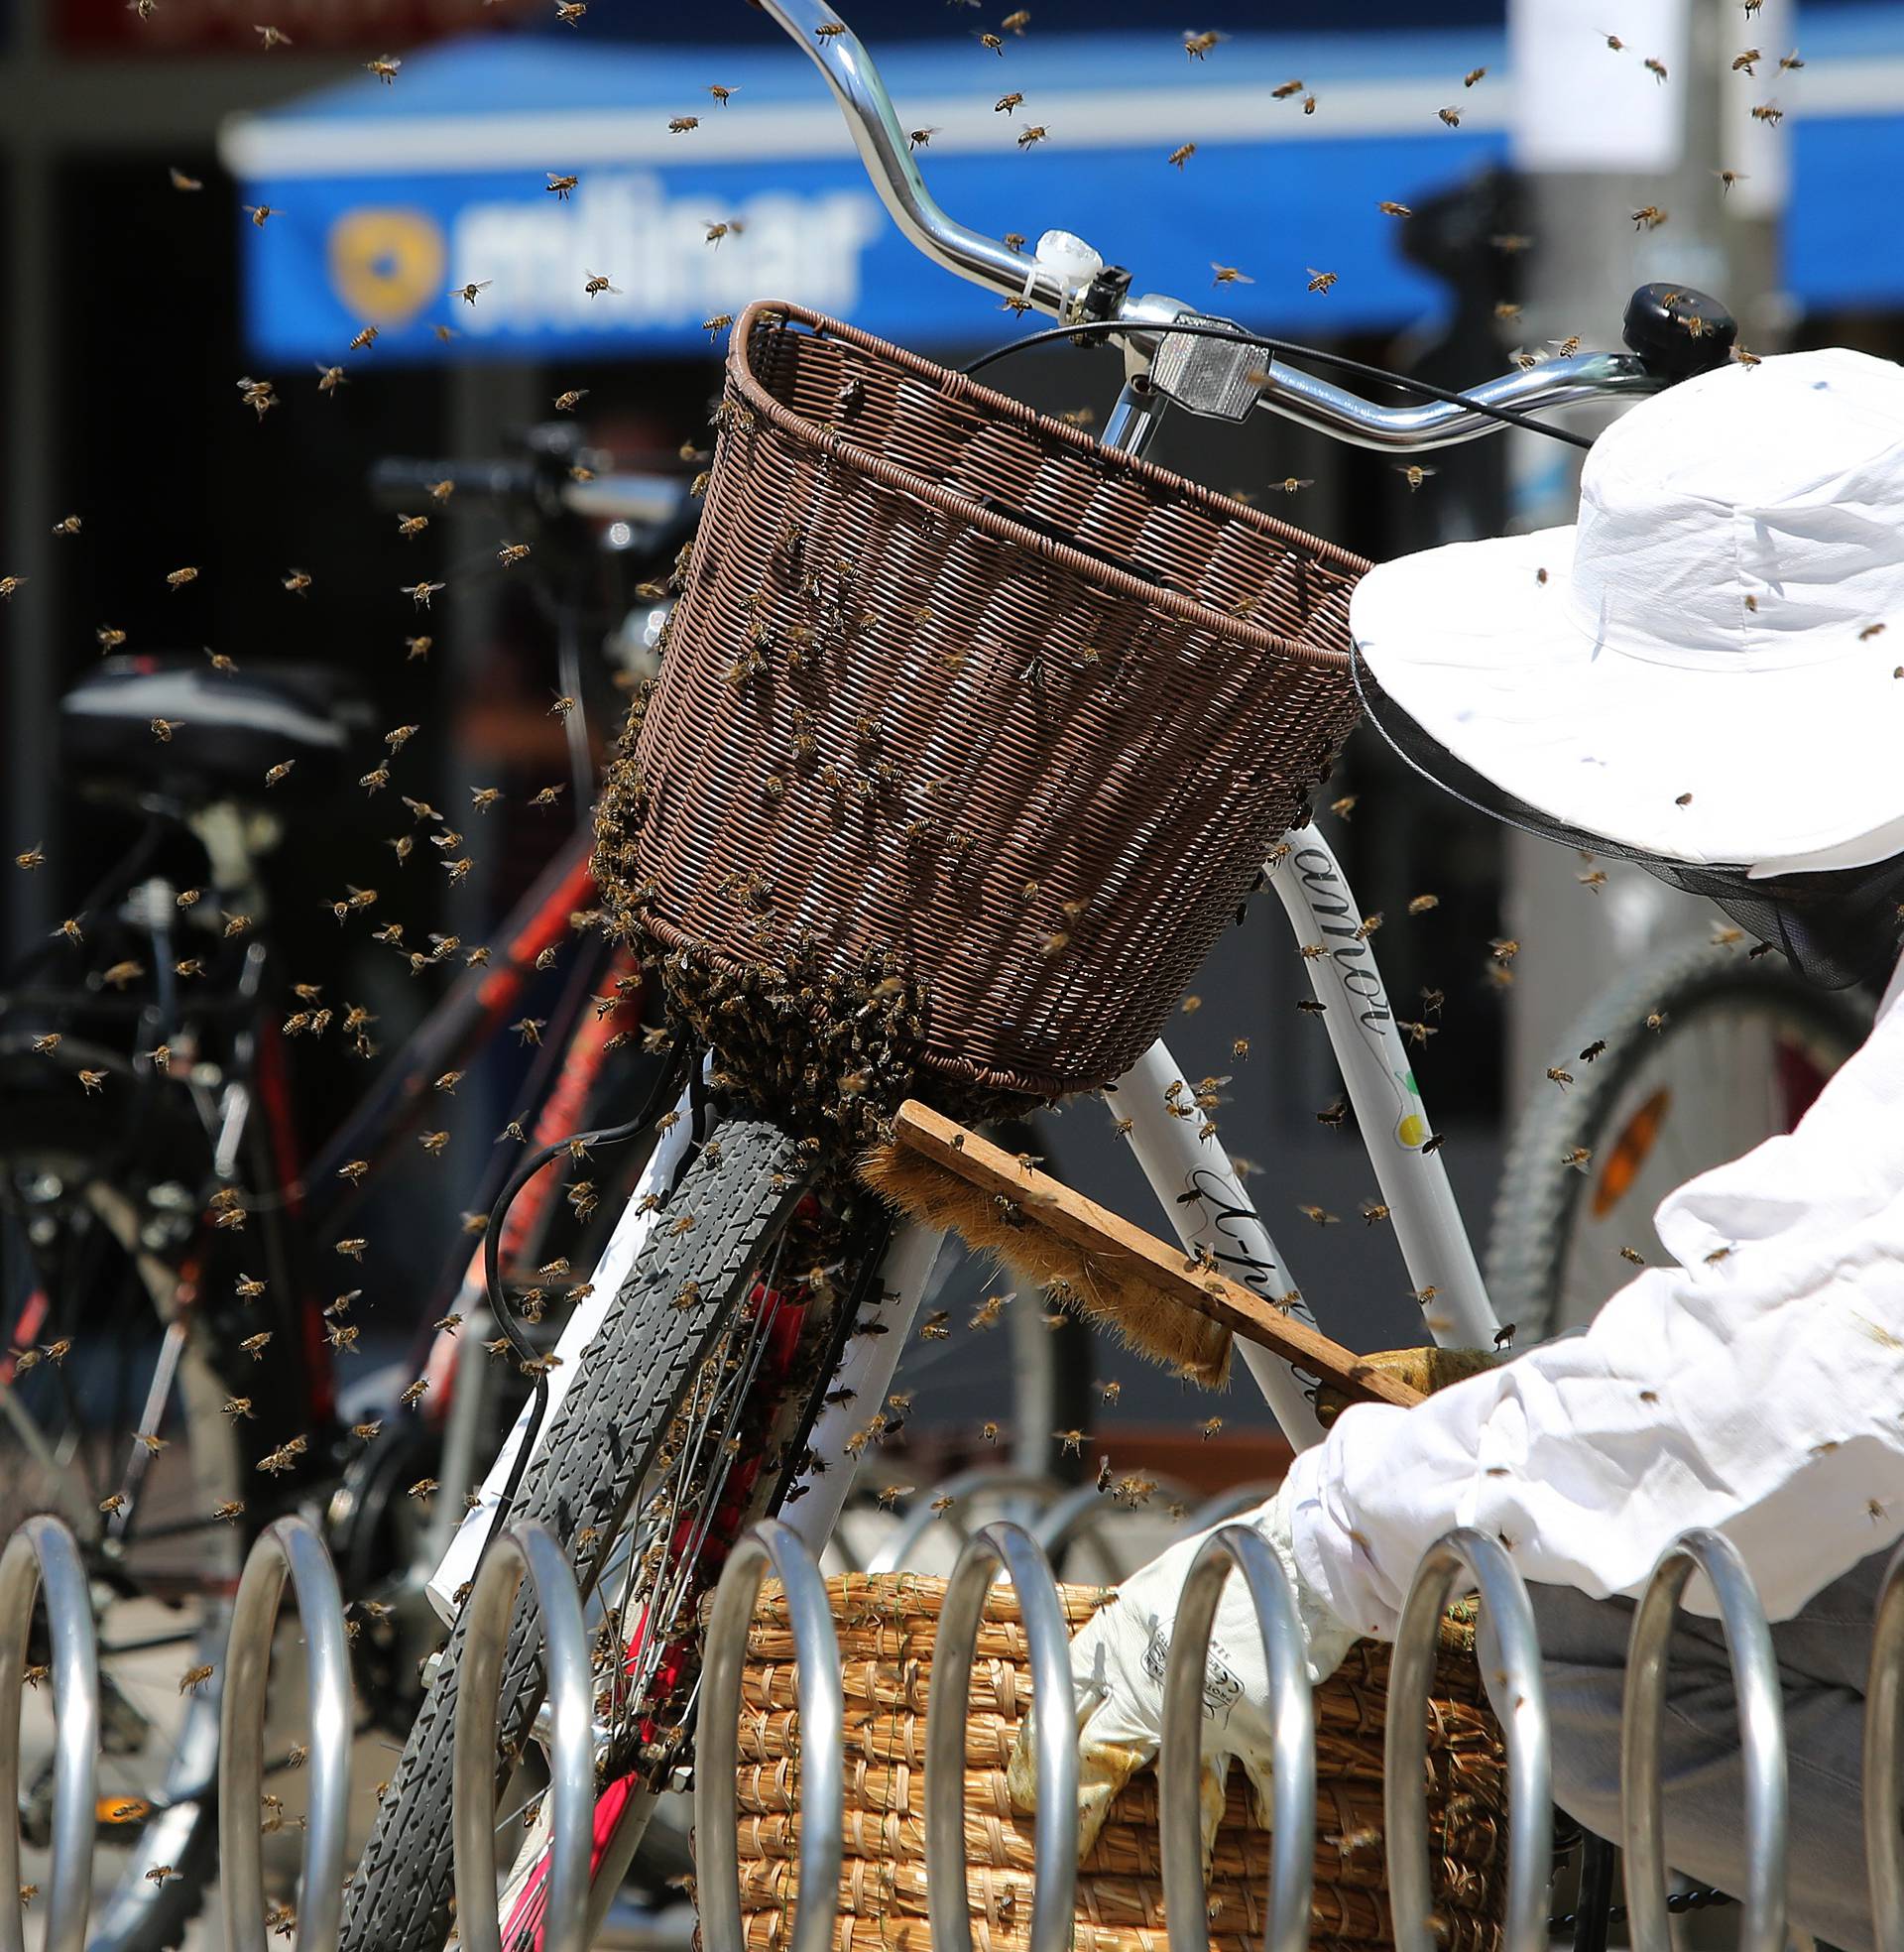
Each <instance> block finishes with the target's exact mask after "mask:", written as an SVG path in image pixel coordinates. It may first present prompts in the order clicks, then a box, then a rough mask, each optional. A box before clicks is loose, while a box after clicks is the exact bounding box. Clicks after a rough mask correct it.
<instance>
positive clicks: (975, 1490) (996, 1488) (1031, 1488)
mask: <svg viewBox="0 0 1904 1952" xmlns="http://www.w3.org/2000/svg"><path fill="white" fill-rule="evenodd" d="M1065 1489H1066V1487H1065V1486H1063V1485H1060V1484H1058V1483H1056V1482H1055V1481H1054V1480H1052V1479H1050V1478H1046V1477H1041V1476H1039V1474H1038V1473H1037V1472H1035V1471H1019V1470H1014V1469H1013V1468H1012V1467H1011V1465H1009V1464H975V1465H974V1466H973V1467H972V1468H971V1469H970V1470H968V1471H960V1472H957V1473H955V1474H954V1475H953V1476H952V1477H949V1478H947V1479H946V1480H945V1482H944V1483H943V1484H941V1485H937V1486H935V1487H934V1495H933V1497H932V1498H931V1499H930V1500H928V1499H925V1498H921V1499H919V1500H918V1502H917V1503H916V1504H914V1505H913V1506H912V1507H911V1509H910V1510H909V1511H907V1513H906V1515H905V1518H904V1520H903V1521H902V1522H901V1523H900V1524H899V1525H898V1526H897V1527H896V1528H895V1529H894V1530H893V1532H892V1536H891V1537H890V1538H888V1539H887V1540H886V1541H885V1542H884V1543H883V1544H882V1545H881V1546H880V1548H879V1550H878V1551H876V1552H874V1553H873V1554H872V1555H871V1557H869V1558H868V1560H867V1562H866V1569H867V1571H868V1573H869V1574H879V1573H885V1572H898V1571H900V1570H902V1569H903V1568H904V1566H905V1562H906V1560H907V1559H908V1558H910V1557H911V1555H912V1548H913V1547H914V1546H915V1545H917V1544H918V1542H919V1540H920V1539H921V1538H923V1537H924V1536H925V1534H926V1533H927V1532H928V1531H930V1530H931V1529H932V1527H933V1526H934V1525H944V1526H946V1527H947V1529H948V1530H950V1531H951V1533H952V1534H953V1536H954V1537H955V1538H957V1539H958V1541H959V1544H960V1546H961V1548H963V1546H964V1545H965V1543H966V1541H967V1540H968V1539H970V1537H971V1536H972V1530H971V1527H970V1526H969V1525H967V1524H966V1523H965V1518H964V1515H963V1513H961V1511H960V1510H959V1508H960V1507H961V1506H962V1505H966V1504H969V1503H970V1502H971V1501H972V1500H973V1499H975V1498H978V1497H980V1496H981V1495H983V1494H985V1493H988V1492H990V1493H993V1494H996V1495H998V1496H1001V1497H1005V1496H1010V1495H1011V1494H1014V1493H1015V1494H1018V1495H1021V1496H1022V1497H1023V1498H1024V1500H1025V1501H1026V1502H1027V1503H1030V1504H1036V1505H1037V1506H1038V1507H1039V1508H1040V1509H1041V1510H1048V1509H1049V1508H1050V1507H1051V1506H1053V1505H1055V1504H1057V1503H1058V1502H1059V1501H1060V1500H1061V1499H1062V1498H1063V1496H1064V1493H1065ZM941 1498H947V1499H950V1500H951V1501H952V1502H951V1504H950V1505H948V1506H947V1507H946V1508H945V1509H944V1510H943V1511H939V1512H935V1511H934V1510H933V1509H932V1507H933V1505H934V1504H936V1503H937V1502H938V1500H939V1499H941Z"/></svg>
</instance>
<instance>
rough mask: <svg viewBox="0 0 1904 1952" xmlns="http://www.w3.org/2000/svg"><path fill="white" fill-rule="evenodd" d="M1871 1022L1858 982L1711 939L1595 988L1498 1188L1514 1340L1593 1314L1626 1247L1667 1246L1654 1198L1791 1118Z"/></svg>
mask: <svg viewBox="0 0 1904 1952" xmlns="http://www.w3.org/2000/svg"><path fill="white" fill-rule="evenodd" d="M1869 1028H1870V1011H1869V1008H1868V1007H1867V1006H1865V1005H1864V1004H1862V1003H1861V1002H1860V1001H1859V1000H1858V999H1857V998H1856V996H1855V995H1854V994H1846V993H1844V992H1834V991H1827V990H1820V989H1817V988H1814V987H1813V986H1812V985H1811V984H1809V983H1807V982H1805V981H1804V979H1803V978H1802V977H1800V976H1799V975H1797V974H1796V972H1794V971H1793V970H1792V968H1791V967H1790V965H1789V964H1788V963H1786V962H1785V961H1784V959H1783V958H1782V957H1778V956H1773V955H1767V956H1761V957H1758V958H1756V959H1754V960H1750V961H1748V960H1746V958H1745V957H1744V956H1743V955H1741V954H1739V953H1738V952H1736V951H1732V952H1727V951H1726V950H1725V949H1723V948H1719V947H1716V946H1714V945H1712V944H1710V943H1698V944H1695V945H1693V946H1691V947H1678V948H1674V949H1670V950H1667V951H1665V952H1663V953H1662V954H1660V955H1658V956H1655V957H1653V958H1651V959H1649V960H1647V961H1645V962H1642V963H1641V964H1640V965H1639V966H1638V967H1637V968H1635V969H1634V970H1632V971H1631V972H1630V973H1629V974H1628V975H1627V976H1626V977H1625V978H1624V979H1622V980H1621V981H1620V982H1619V983H1617V984H1614V985H1612V986H1611V987H1609V988H1608V989H1607V990H1606V993H1605V994H1604V995H1602V996H1600V997H1598V998H1596V999H1595V1000H1594V1002H1593V1003H1592V1004H1590V1005H1589V1006H1588V1008H1587V1009H1586V1011H1585V1012H1583V1013H1582V1015H1581V1016H1580V1017H1579V1018H1578V1019H1577V1020H1576V1022H1575V1024H1574V1026H1573V1029H1572V1031H1571V1033H1570V1034H1569V1036H1568V1037H1567V1039H1566V1041H1565V1043H1564V1045H1563V1046H1562V1048H1561V1049H1560V1050H1559V1051H1558V1052H1557V1053H1556V1054H1555V1055H1554V1057H1553V1060H1552V1061H1553V1063H1554V1066H1555V1068H1556V1069H1559V1070H1562V1071H1566V1072H1568V1073H1569V1074H1570V1075H1571V1076H1572V1077H1573V1079H1574V1082H1573V1083H1572V1084H1571V1085H1557V1084H1555V1083H1543V1084H1542V1085H1541V1087H1540V1095H1538V1096H1536V1097H1535V1098H1534V1100H1533V1101H1532V1102H1531V1103H1530V1104H1529V1105H1528V1107H1527V1108H1526V1110H1525V1111H1524V1112H1523V1113H1522V1115H1521V1118H1520V1121H1519V1123H1518V1125H1517V1126H1516V1128H1515V1132H1514V1139H1513V1143H1512V1145H1511V1147H1510V1148H1509V1150H1508V1155H1507V1162H1506V1166H1505V1168H1504V1170H1503V1172H1502V1175H1501V1183H1500V1192H1499V1195H1498V1197H1497V1198H1496V1200H1495V1203H1494V1219H1493V1231H1492V1238H1491V1241H1490V1244H1489V1248H1488V1256H1487V1291H1488V1298H1489V1299H1490V1300H1491V1301H1492V1302H1493V1305H1494V1311H1495V1313H1496V1314H1498V1315H1499V1317H1500V1318H1501V1320H1502V1321H1503V1322H1512V1323H1513V1324H1514V1331H1515V1333H1514V1341H1515V1345H1516V1346H1517V1347H1519V1348H1523V1349H1525V1348H1531V1347H1532V1346H1533V1345H1534V1344H1535V1343H1537V1342H1544V1341H1546V1340H1547V1339H1548V1338H1549V1337H1551V1336H1554V1335H1559V1334H1563V1333H1565V1332H1566V1331H1567V1330H1568V1329H1572V1328H1580V1327H1583V1326H1585V1325H1586V1324H1587V1323H1588V1322H1590V1321H1591V1320H1592V1319H1593V1318H1594V1315H1595V1314H1596V1312H1597V1311H1598V1310H1599V1308H1600V1305H1601V1303H1602V1302H1603V1301H1605V1300H1606V1298H1607V1296H1608V1295H1610V1294H1611V1293H1612V1292H1613V1291H1614V1290H1615V1289H1616V1288H1617V1287H1619V1286H1620V1285H1621V1284H1622V1282H1623V1281H1624V1280H1625V1279H1626V1278H1627V1276H1628V1275H1629V1274H1630V1272H1631V1263H1630V1262H1627V1261H1624V1260H1622V1258H1621V1255H1620V1250H1621V1249H1622V1248H1630V1249H1631V1250H1632V1251H1633V1252H1634V1253H1636V1254H1638V1255H1639V1256H1640V1257H1641V1258H1642V1259H1643V1260H1644V1261H1645V1262H1646V1263H1647V1264H1648V1265H1649V1266H1654V1265H1657V1264H1659V1263H1660V1262H1662V1261H1668V1260H1670V1259H1671V1256H1670V1255H1668V1254H1667V1253H1666V1251H1665V1249H1664V1248H1663V1247H1662V1246H1661V1245H1660V1241H1659V1237H1658V1235H1657V1234H1656V1233H1655V1232H1654V1230H1653V1213H1654V1211H1655V1209H1656V1208H1657V1207H1658V1205H1659V1203H1660V1201H1661V1200H1662V1199H1664V1198H1665V1197H1666V1195H1667V1194H1668V1193H1670V1192H1672V1191H1673V1190H1674V1189H1675V1188H1676V1187H1679V1186H1683V1185H1684V1184H1685V1183H1686V1181H1687V1180H1689V1179H1691V1178H1693V1177H1695V1176H1696V1175H1697V1174H1699V1173H1701V1172H1705V1171H1707V1170H1709V1169H1710V1168H1711V1167H1713V1166H1715V1165H1721V1164H1724V1163H1725V1161H1726V1160H1728V1159H1737V1158H1739V1157H1740V1156H1741V1155H1742V1154H1744V1153H1747V1152H1750V1151H1751V1149H1752V1148H1753V1147H1754V1146H1757V1145H1760V1144H1762V1143H1763V1142H1764V1141H1765V1140H1767V1139H1770V1138H1773V1137H1775V1136H1777V1135H1778V1134H1780V1133H1785V1132H1789V1131H1791V1129H1792V1128H1793V1126H1795V1125H1796V1124H1797V1123H1798V1121H1799V1119H1800V1117H1801V1116H1802V1115H1803V1114H1804V1112H1805V1109H1806V1107H1807V1106H1809V1105H1810V1104H1811V1102H1812V1100H1813V1099H1814V1098H1816V1097H1817V1096H1818V1094H1819V1092H1820V1091H1821V1090H1822V1089H1823V1088H1824V1085H1825V1082H1826V1080H1827V1079H1828V1078H1829V1077H1830V1076H1831V1075H1832V1073H1833V1072H1834V1071H1836V1070H1837V1069H1838V1067H1839V1065H1840V1064H1842V1063H1843V1062H1844V1059H1845V1058H1846V1057H1848V1056H1849V1055H1850V1053H1851V1052H1852V1051H1853V1050H1854V1049H1856V1047H1857V1046H1858V1044H1859V1043H1860V1042H1862V1041H1863V1038H1864V1035H1865V1033H1866V1032H1867V1031H1868V1030H1869ZM1596 1045H1601V1046H1603V1048H1602V1049H1601V1050H1600V1051H1599V1052H1598V1053H1597V1054H1596V1055H1595V1056H1593V1057H1591V1058H1590V1057H1588V1056H1587V1055H1586V1054H1585V1053H1586V1052H1587V1051H1589V1050H1591V1049H1594V1047H1595V1046H1596Z"/></svg>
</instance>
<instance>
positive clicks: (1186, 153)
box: [1164, 142, 1197, 170]
mask: <svg viewBox="0 0 1904 1952" xmlns="http://www.w3.org/2000/svg"><path fill="white" fill-rule="evenodd" d="M1196 153H1197V146H1196V144H1195V143H1193V142H1187V143H1183V144H1181V145H1179V147H1177V148H1176V149H1173V150H1172V151H1171V152H1170V154H1169V155H1168V156H1167V157H1166V158H1165V159H1164V160H1165V161H1166V162H1167V163H1169V164H1171V165H1173V166H1174V167H1175V168H1176V169H1179V170H1181V169H1182V168H1183V166H1184V165H1185V164H1186V163H1188V162H1189V160H1190V159H1191V157H1193V156H1194V155H1196Z"/></svg>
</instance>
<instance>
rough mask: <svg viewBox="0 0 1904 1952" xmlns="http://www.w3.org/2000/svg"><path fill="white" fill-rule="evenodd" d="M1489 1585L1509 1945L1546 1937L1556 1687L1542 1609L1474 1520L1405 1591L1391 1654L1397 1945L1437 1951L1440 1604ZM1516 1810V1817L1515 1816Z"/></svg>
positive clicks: (1386, 1759) (1531, 1944)
mask: <svg viewBox="0 0 1904 1952" xmlns="http://www.w3.org/2000/svg"><path fill="white" fill-rule="evenodd" d="M1464 1575H1466V1578H1467V1581H1468V1582H1470V1583H1471V1584H1472V1586H1474V1587H1478V1588H1479V1589H1480V1592H1481V1604H1482V1607H1483V1609H1484V1611H1485V1612H1486V1615H1487V1619H1488V1620H1489V1622H1491V1624H1492V1627H1493V1632H1494V1639H1495V1641H1496V1643H1497V1644H1498V1647H1499V1650H1500V1659H1501V1663H1502V1670H1503V1671H1502V1672H1501V1673H1500V1675H1499V1676H1498V1680H1499V1682H1500V1685H1498V1686H1494V1687H1490V1688H1489V1689H1488V1693H1489V1694H1490V1695H1491V1696H1492V1698H1493V1700H1494V1702H1495V1712H1496V1713H1497V1714H1499V1713H1500V1704H1501V1702H1502V1701H1503V1700H1504V1701H1505V1702H1506V1703H1507V1704H1508V1708H1507V1712H1506V1713H1505V1714H1503V1715H1501V1716H1500V1719H1501V1722H1502V1724H1503V1728H1504V1732H1505V1734H1506V1737H1507V1914H1506V1917H1505V1919H1504V1921H1503V1923H1502V1927H1501V1944H1502V1946H1503V1947H1504V1948H1505V1952H1539V1948H1544V1947H1545V1946H1546V1943H1547V1887H1548V1885H1549V1883H1550V1882H1551V1881H1552V1877H1553V1866H1554V1828H1553V1815H1552V1812H1553V1802H1554V1798H1553V1758H1552V1755H1551V1753H1550V1750H1549V1745H1548V1725H1547V1693H1546V1689H1545V1687H1544V1686H1543V1685H1542V1682H1541V1673H1540V1644H1539V1642H1538V1640H1537V1639H1536V1637H1535V1633H1534V1612H1533V1608H1532V1606H1531V1605H1530V1604H1529V1602H1528V1599H1527V1588H1526V1586H1525V1585H1524V1584H1523V1583H1522V1581H1521V1577H1520V1573H1519V1571H1518V1570H1517V1569H1516V1567H1515V1565H1514V1562H1513V1560H1512V1559H1510V1558H1509V1557H1508V1556H1507V1554H1506V1552H1505V1550H1504V1549H1503V1548H1502V1547H1501V1545H1500V1543H1499V1541H1498V1540H1496V1539H1493V1538H1490V1537H1488V1536H1487V1533H1486V1532H1482V1531H1477V1530H1475V1528H1474V1527H1473V1526H1472V1525H1463V1526H1461V1527H1460V1528H1459V1529H1458V1530H1455V1531H1451V1532H1449V1533H1448V1534H1447V1535H1446V1536H1445V1537H1443V1538H1440V1539H1438V1540H1437V1541H1436V1542H1435V1543H1434V1544H1433V1545H1431V1546H1430V1547H1429V1548H1428V1552H1427V1554H1426V1556H1425V1557H1424V1558H1423V1559H1422V1561H1421V1564H1420V1565H1419V1566H1417V1567H1416V1569H1415V1576H1414V1580H1413V1581H1412V1583H1411V1584H1410V1585H1409V1588H1408V1597H1407V1599H1406V1600H1404V1601H1403V1602H1402V1608H1401V1620H1400V1624H1399V1625H1398V1626H1397V1627H1396V1629H1395V1644H1394V1650H1393V1652H1392V1653H1391V1654H1390V1656H1389V1663H1388V1724H1387V1731H1386V1738H1385V1743H1384V1750H1383V1758H1382V1821H1383V1827H1384V1830H1385V1832H1386V1836H1387V1852H1388V1901H1389V1905H1390V1908H1391V1909H1392V1911H1393V1913H1394V1929H1395V1952H1432V1948H1433V1944H1434V1940H1433V1937H1432V1934H1431V1933H1430V1931H1429V1927H1428V1914H1429V1912H1430V1910H1431V1909H1432V1908H1433V1902H1434V1899H1433V1893H1432V1890H1431V1887H1430V1882H1429V1875H1428V1783H1427V1769H1428V1729H1427V1717H1428V1690H1429V1685H1430V1683H1431V1682H1432V1681H1433V1679H1434V1672H1435V1646H1436V1640H1437V1637H1438V1635H1439V1631H1440V1626H1441V1616H1442V1614H1443V1613H1444V1612H1445V1611H1446V1610H1447V1606H1448V1602H1449V1601H1450V1600H1451V1599H1452V1598H1453V1597H1454V1596H1455V1594H1456V1592H1457V1591H1466V1590H1469V1588H1468V1586H1467V1585H1464V1583H1463V1580H1464ZM1516 1819H1518V1821H1516Z"/></svg>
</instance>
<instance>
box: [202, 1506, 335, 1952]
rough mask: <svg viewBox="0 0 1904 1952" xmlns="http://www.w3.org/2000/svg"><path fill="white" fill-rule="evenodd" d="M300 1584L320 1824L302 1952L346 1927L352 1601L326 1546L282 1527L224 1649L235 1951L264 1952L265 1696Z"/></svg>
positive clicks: (304, 1885) (305, 1870)
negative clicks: (283, 1613)
mask: <svg viewBox="0 0 1904 1952" xmlns="http://www.w3.org/2000/svg"><path fill="white" fill-rule="evenodd" d="M287 1578H289V1579H290V1581H291V1584H292V1589H293V1592H294V1593H295V1594H296V1596H297V1617H298V1619H299V1620H300V1621H301V1622H302V1623H303V1629H304V1647H305V1650H306V1651H305V1662H306V1675H307V1685H308V1691H309V1701H310V1744H309V1747H310V1812H309V1816H308V1819H307V1828H306V1830H305V1833H304V1846H303V1861H302V1864H301V1866H300V1869H299V1873H298V1880H297V1941H296V1952H334V1948H335V1946H336V1944H337V1934H338V1930H339V1928H340V1927H341V1925H342V1922H343V1904H344V1900H343V1883H344V1873H345V1870H346V1869H347V1866H346V1864H345V1861H344V1845H345V1825H346V1820H347V1815H348V1805H349V1800H350V1743H351V1708H350V1652H349V1648H348V1645H347V1642H346V1639H345V1635H344V1601H343V1595H342V1594H341V1593H340V1592H339V1591H338V1590H337V1574H336V1571H335V1569H334V1568H333V1567H332V1565H331V1563H330V1554H329V1553H328V1552H327V1551H325V1549H324V1541H323V1540H322V1539H321V1538H319V1537H318V1535H317V1533H316V1531H315V1530H314V1529H313V1528H312V1527H311V1526H310V1525H309V1524H307V1523H306V1522H305V1521H304V1520H303V1519H299V1518H286V1519H279V1520H277V1521H276V1522H275V1523H274V1524H272V1525H267V1526H266V1528H265V1529H264V1530H263V1531H262V1532H260V1533H259V1535H258V1542H257V1543H256V1544H255V1545H253V1546H252V1548H251V1552H250V1555H249V1556H248V1557H247V1558H246V1560H245V1569H244V1572H243V1574H242V1575H241V1577H240V1578H239V1581H238V1597H237V1599H236V1600H235V1601H233V1603H232V1609H231V1632H230V1635H229V1637H228V1638H227V1640H226V1642H225V1675H224V1692H223V1695H222V1698H221V1699H220V1702H219V1707H218V1855H219V1857H220V1859H221V1860H222V1864H223V1887H224V1915H225V1944H226V1946H227V1947H228V1948H229V1952H265V1947H266V1937H265V1857H264V1847H265V1845H264V1836H263V1833H262V1832H261V1831H260V1829H259V1827H258V1811H259V1806H260V1803H261V1801H262V1799H263V1796H264V1787H265V1690H266V1687H267V1685H268V1684H269V1682H270V1679H271V1649H272V1642H273V1640H274V1639H275V1638H276V1635H277V1630H278V1612H279V1608H280V1606H281V1605H282V1604H283V1601H284V1595H285V1581H286V1579H287Z"/></svg>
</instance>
